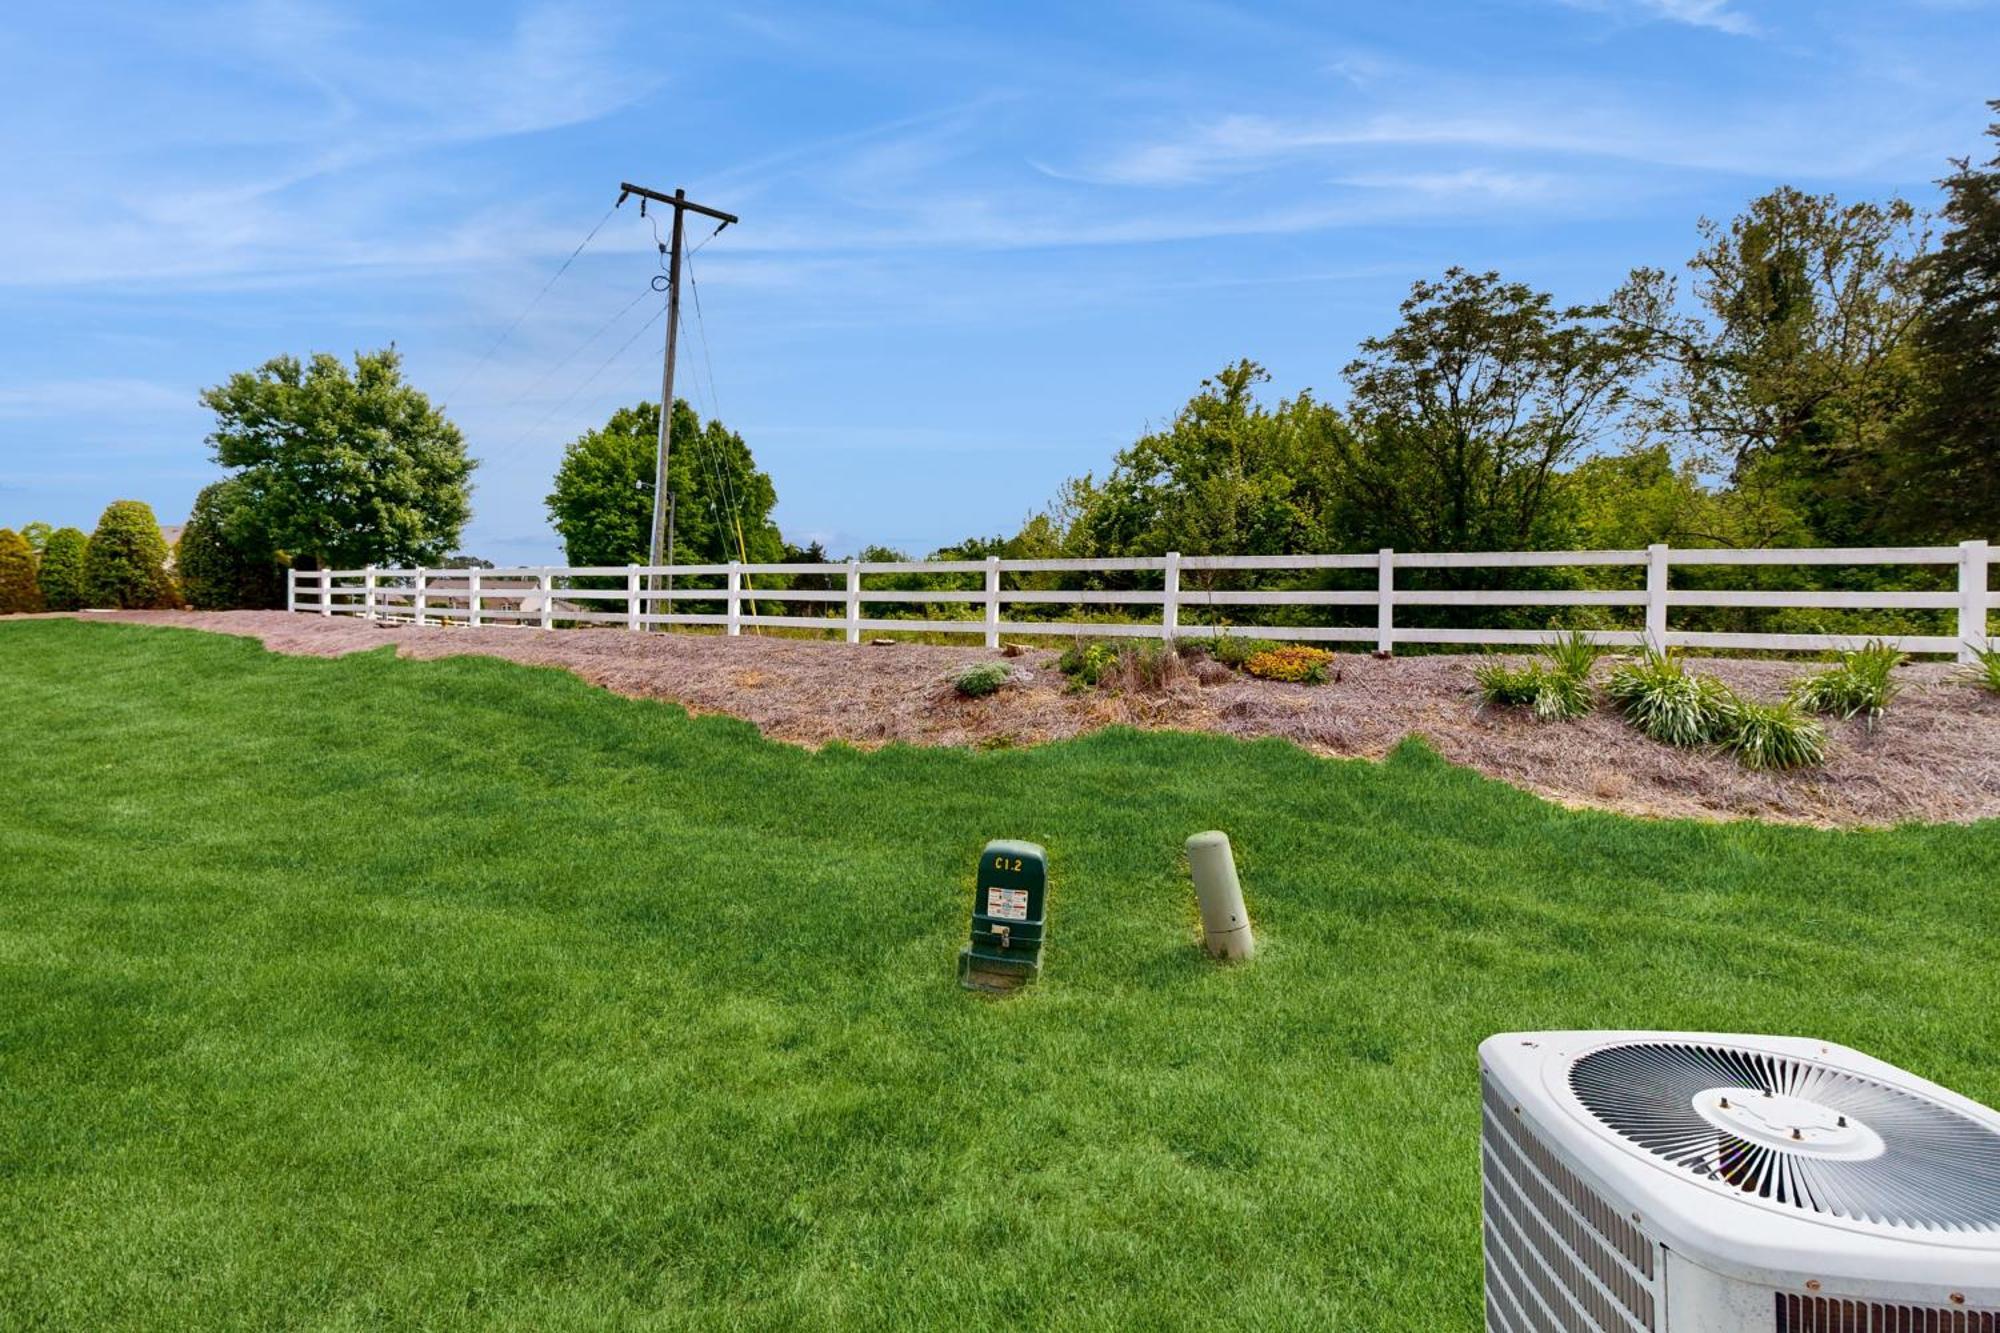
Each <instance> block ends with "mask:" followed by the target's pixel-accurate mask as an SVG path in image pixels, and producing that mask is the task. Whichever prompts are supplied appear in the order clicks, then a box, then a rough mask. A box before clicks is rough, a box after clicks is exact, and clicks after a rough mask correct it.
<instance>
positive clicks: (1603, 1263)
mask: <svg viewBox="0 0 2000 1333" xmlns="http://www.w3.org/2000/svg"><path fill="white" fill-rule="evenodd" d="M1484 1092H1485V1096H1484V1101H1485V1112H1486V1116H1487V1120H1488V1129H1487V1133H1486V1135H1485V1136H1484V1137H1485V1151H1484V1154H1483V1165H1484V1168H1485V1169H1484V1172H1483V1175H1484V1192H1485V1205H1486V1235H1485V1240H1486V1255H1487V1307H1488V1310H1487V1317H1488V1321H1489V1323H1490V1324H1491V1325H1492V1327H1494V1328H1496V1329H1507V1330H1519V1331H1520V1333H1538V1331H1539V1330H1542V1329H1546V1328H1550V1327H1559V1328H1561V1329H1563V1330H1565V1333H1650V1331H1651V1330H1653V1329H1654V1328H1655V1322H1654V1295H1653V1288H1652V1283H1651V1279H1652V1276H1653V1264H1654V1260H1653V1254H1654V1250H1653V1244H1652V1242H1651V1241H1650V1240H1649V1239H1648V1238H1647V1237H1646V1236H1645V1234H1644V1233H1643V1232H1641V1231H1640V1230H1639V1228H1638V1227H1636V1226H1634V1225H1633V1224H1632V1223H1630V1222H1629V1221H1627V1220H1626V1219H1625V1218H1624V1217H1623V1216H1622V1215H1621V1214H1619V1213H1618V1212H1616V1211H1615V1210H1613V1209H1612V1208H1611V1206H1610V1205H1609V1204H1607V1203H1606V1202H1605V1201H1604V1200H1603V1199H1602V1198H1601V1197H1599V1196H1598V1195H1597V1193H1596V1192H1595V1191H1593V1190H1591V1189H1590V1188H1589V1187H1588V1186H1586V1185H1585V1184H1584V1183H1583V1182H1582V1181H1581V1180H1579V1179H1578V1178H1577V1177H1576V1175H1575V1173H1574V1172H1572V1171H1570V1170H1569V1168H1567V1167H1566V1166H1564V1165H1563V1164H1562V1163H1561V1162H1559V1161H1557V1160H1556V1158H1555V1155H1554V1154H1553V1153H1551V1152H1550V1151H1549V1149H1548V1147H1547V1145H1545V1144H1543V1143H1542V1142H1541V1140H1540V1139H1539V1138H1537V1137H1536V1136H1535V1135H1534V1134H1532V1133H1530V1132H1529V1131H1528V1130H1527V1129H1526V1127H1525V1126H1523V1125H1522V1124H1521V1123H1520V1120H1519V1118H1518V1117H1517V1116H1516V1115H1515V1114H1514V1112H1513V1110H1512V1108H1511V1107H1509V1106H1507V1105H1506V1104H1505V1102H1504V1101H1503V1100H1502V1099H1501V1098H1500V1097H1499V1096H1498V1095H1497V1093H1496V1092H1495V1091H1494V1089H1493V1087H1492V1085H1491V1083H1490V1082H1489V1083H1488V1084H1487V1085H1486V1087H1485V1090H1484Z"/></svg>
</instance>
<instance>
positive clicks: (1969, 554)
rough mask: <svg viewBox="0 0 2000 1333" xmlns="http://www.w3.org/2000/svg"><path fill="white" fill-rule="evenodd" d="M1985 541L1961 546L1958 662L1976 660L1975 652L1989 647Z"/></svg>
mask: <svg viewBox="0 0 2000 1333" xmlns="http://www.w3.org/2000/svg"><path fill="white" fill-rule="evenodd" d="M1988 558H1989V557H1988V552H1987V549H1986V543H1985V542H1983V541H1969V542H1960V543H1959V544H1958V660H1959V661H1961V662H1970V661H1973V660H1974V658H1973V653H1974V650H1976V649H1980V648H1984V647H1986V568H1987V560H1988Z"/></svg>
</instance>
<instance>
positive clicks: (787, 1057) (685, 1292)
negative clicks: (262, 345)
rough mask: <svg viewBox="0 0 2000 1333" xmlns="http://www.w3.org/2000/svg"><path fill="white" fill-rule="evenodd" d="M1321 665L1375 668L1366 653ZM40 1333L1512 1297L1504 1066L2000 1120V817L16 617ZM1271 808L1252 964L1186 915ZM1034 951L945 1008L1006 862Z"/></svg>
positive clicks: (4, 635) (19, 848) (4, 1053)
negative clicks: (770, 702)
mask: <svg viewBox="0 0 2000 1333" xmlns="http://www.w3.org/2000/svg"><path fill="white" fill-rule="evenodd" d="M1333 688H1338V687H1333ZM0 691H3V692H4V693H0V698H3V699H4V707H0V740H4V753H5V756H6V767H7V774H8V779H9V781H8V784H7V789H6V794H5V797H4V806H0V1238H4V1242H0V1326H5V1327H8V1328H18V1327H27V1328H41V1327H49V1328H58V1327H59V1328H93V1329H102V1328H118V1327H154V1328H176V1329H178V1328H201V1327H273V1326H288V1327H313V1328H342V1329H344V1328H378V1327H392V1326H393V1327H438V1328H457V1327H492V1328H545V1329H546V1328H576V1329H596V1328H606V1327H647V1328H700V1329H711V1328H738V1327H740V1328H782V1329H793V1328H798V1329H818V1328H929V1327H1000V1326H1012V1325H1025V1326H1042V1327H1064V1328H1195V1327H1241V1328H1259V1329H1272V1328H1291V1327H1321V1328H1337V1329H1341V1330H1363V1329H1369V1330H1374V1329H1380V1330H1391V1329H1394V1330H1408V1329H1415V1328H1423V1329H1465V1330H1472V1329H1476V1328H1478V1327H1479V1321H1480V1314H1479V1227H1478V1192H1477V1180H1478V1166H1477V1136H1478V1110H1477V1107H1478V1100H1477V1088H1476V1062H1475V1056H1474V1047H1475V1045H1476V1044H1477V1042H1478V1041H1479V1039H1480V1038H1481V1037H1483V1036H1485V1035H1487V1034H1488V1033H1491V1032H1494V1031H1499V1030H1504V1029H1512V1028H1535V1027H1567V1026H1575V1027H1619V1026H1630V1027H1687V1028H1702V1029H1723V1030H1732V1031H1734V1030H1746V1031H1771V1032H1796V1033H1810V1034H1814V1035H1820V1036H1824V1037H1829V1038H1832V1039H1835V1040H1838V1041H1843V1042H1848V1043H1851V1044H1853V1045H1856V1046H1859V1047H1861V1048H1863V1049H1865V1050H1868V1051H1871V1052H1873V1053H1874V1054H1877V1055H1880V1056H1882V1057H1884V1058H1886V1059H1889V1060H1891V1061H1895V1062H1897V1063H1900V1064H1904V1065H1906V1066H1908V1067H1910V1068H1912V1069H1914V1070H1916V1071H1917V1072H1919V1073H1922V1074H1925V1075H1928V1076H1930V1077H1933V1078H1936V1079H1939V1080H1940V1081H1942V1082H1944V1083H1946V1084H1949V1085H1951V1086H1954V1087H1957V1088H1959V1089H1961V1090H1963V1091H1965V1092H1966V1093H1968V1094H1969V1095H1972V1096H1974V1097H1977V1098H1979V1099H1980V1100H1983V1101H1987V1102H1994V1101H1996V1100H2000V1005H1996V1004H1995V995H1996V988H1995V985H1994V981H1993V961H1992V960H1993V948H1992V935H1991V933H1990V932H1991V925H1992V922H1993V919H1994V886H1995V884H1996V882H2000V826H1995V825H1985V826H1980V827H1973V828H1909V829H1904V830H1898V831H1895V832H1888V833H1858V834H1832V833H1821V832H1813V831H1809V830H1801V829H1785V828H1773V827H1764V826H1757V825H1747V824H1746V825H1732V826H1709V825H1698V824H1688V823H1642V822H1637V821H1633V820H1629V819H1624V818H1619V817H1616V816H1610V815H1600V814H1587V813H1571V812H1565V811H1562V810H1559V809H1556V808H1554V807H1551V806H1549V805H1546V804H1544V803H1543V802H1541V801H1539V800H1537V799H1535V798H1533V797H1530V796H1527V795H1525V794H1523V793H1520V792H1518V791H1515V790H1513V789H1511V788H1508V787H1505V786H1502V785H1500V784H1497V783H1493V782H1488V781H1485V780H1483V779H1480V778H1478V777H1476V776H1474V775H1471V774H1469V773H1467V772H1464V771H1461V770H1457V769H1453V768H1451V767H1449V766H1447V765H1446V764H1444V763H1443V762H1441V761H1440V760H1438V759H1437V758H1436V757H1434V756H1433V755H1431V754H1430V753H1429V752H1428V751H1425V750H1423V749H1421V748H1418V747H1416V746H1408V747H1405V748H1404V749H1403V750H1402V751H1400V752H1398V753H1397V754H1396V755H1395V756H1394V757H1393V758H1392V759H1391V760H1389V761H1388V762H1387V763H1383V764H1373V763H1365V762H1358V761H1327V760H1320V759H1315V758H1312V757H1310V756H1308V755H1306V754H1304V753H1302V752H1301V751H1299V750H1296V749H1293V748H1291V747H1289V746H1287V745H1285V744H1283V743H1279V742H1275V741H1271V742H1259V743H1256V744H1247V745H1246V744H1242V743H1239V742H1235V741H1230V740H1226V739H1222V738H1218V737H1213V736H1190V735H1141V734H1135V733H1132V732H1128V731H1111V732H1105V733H1101V734H1098V735H1095V736H1092V737H1089V738H1087V739H1085V740H1081V741H1076V742H1069V743H1064V744H1060V745H1052V746H1048V747H1046V748H1041V749H1035V750H1027V751H1015V752H997V753H983V754H981V753H970V752H965V751H949V750H917V749H905V748H895V749H889V750H885V751H882V752H879V753H874V754H863V753H859V752H856V751H854V750H852V749H847V748H842V747H833V748H829V749H828V750H826V751H824V752H822V753H818V754H808V753H805V752H803V751H800V750H797V749H793V748H789V747H786V746H782V745H776V744H770V743H767V742H765V741H763V740H762V739H760V738H759V737H758V736H757V734H756V733H755V732H754V731H752V730H751V729H750V728H749V727H748V726H745V725H743V724H739V723H735V722H731V721H728V720H723V719H715V718H709V719H701V720H694V721H690V720H689V719H688V718H687V717H686V716H685V715H683V714H682V713H681V712H680V711H678V710H677V709H674V708H671V707H665V706H661V705H657V704H649V703H641V702H634V701H631V700H626V699H622V698H618V697H615V696H612V695H609V694H606V693H604V692H602V691H599V690H596V689H593V688H591V687H590V686H587V685H585V684H583V683H582V682H580V681H578V680H576V679H574V678H572V677H570V676H568V675H566V674H562V673H559V672H554V671H540V670H531V669H527V668H522V667H517V666H511V665H507V664H503V663H500V662H496V661H490V660H482V659H477V658H466V659H460V660H454V661H441V662H422V663H419V662H403V661H397V660H395V659H394V658H393V657H391V656H389V655H388V654H387V653H386V652H380V653H371V654H367V655H364V656H358V657H351V658H347V659H345V660H341V661H320V660H313V659H304V658H285V657H277V656H272V655H269V654H266V653H265V652H264V651H263V650H262V649H261V648H260V647H259V646H258V645H256V644H255V643H254V642H251V641H247V640H242V639H233V638H224V637H220V636H209V635H202V634H196V633H189V632H183V631H175V630H149V629H137V628H131V627H117V626H107V625H88V624H82V623H76V622H66V621H48V622H21V623H15V624H7V625H0ZM1209 827H1219V828H1223V829H1226V830H1228V832H1229V833H1230V835H1231V837H1232V838H1233V840H1234V841H1235V845H1236V848H1237V854H1238V858H1239V861H1240V864H1241V868H1242V873H1243V879H1244V883H1245V887H1246V891H1247V893H1248V895H1249V899H1250V905H1251V909H1252V911H1253V913H1254V914H1255V916H1256V918H1257V923H1258V925H1259V927H1260V930H1261V935H1262V945H1263V950H1264V952H1263V956H1262V957H1261V958H1260V959H1259V960H1258V961H1257V962H1256V963H1254V964H1252V965H1250V966H1246V967H1239V968H1234V969H1223V968H1218V967H1215V966H1211V965H1208V964H1206V963H1204V962H1203V961H1202V959H1201V958H1200V956H1199V955H1198V953H1197V951H1196V949H1195V947H1194V943H1193V941H1194V930H1195V917H1194V912H1193V905H1192V901H1191V890H1190V888H1189V885H1188V883H1187V880H1186V872H1185V869H1184V867H1183V866H1182V865H1181V863H1180V859H1179V852H1180V846H1181V842H1182V840H1183V839H1184V838H1185V837H1186V835H1188V834H1189V833H1192V832H1195V831H1197V830H1200V829H1204V828H1209ZM1000 836H1007V837H1019V838H1028V839H1032V840H1034V841H1037V842H1041V843H1043V844H1044V845H1045V846H1046V847H1047V848H1048V850H1049V855H1050V862H1051V876H1052V883H1051V890H1050V945H1049V950H1048V954H1047V958H1046V972H1045V976H1044V979H1043V982H1042V983H1041V984H1040V985H1038V986H1037V987H1035V988H1034V989H1032V990H1031V991H1029V992H1027V993H1024V994H1023V995H1021V996H1019V997H1017V998H1015V999H1012V1000H1008V1001H1005V1002H993V1001H990V1000H986V999H982V998H980V997H977V996H974V995H972V994H969V993H966V992H963V991H960V990H959V989H958V988H957V986H956V984H955V982H954V978H953V962H954V958H955V955H956V952H957V949H958V947H959V945H960V944H961V943H962V942H963V940H964V938H965V934H966V923H967V912H968V909H969V905H970V899H971V883H972V881H971V875H972V869H973V861H974V858H975V855H976V853H977V851H978V849H979V847H980V845H981V844H982V843H983V842H984V841H985V840H986V839H988V838H991V837H1000Z"/></svg>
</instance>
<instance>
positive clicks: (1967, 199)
mask: <svg viewBox="0 0 2000 1333" xmlns="http://www.w3.org/2000/svg"><path fill="white" fill-rule="evenodd" d="M1989 105H1991V106H1992V108H1993V109H1994V110H1995V111H2000V101H1995V102H1992V103H1990V104H1989ZM1987 134H1988V135H1989V136H1991V137H1992V138H1993V139H1994V140H1995V141H1996V143H2000V121H1996V122H1995V123H1994V124H1993V125H1992V126H1990V127H1989V128H1988V130H1987ZM1954 165H1955V166H1956V167H1957V170H1956V171H1955V172H1953V173H1952V175H1950V176H1949V177H1947V178H1946V179H1945V181H1944V188H1945V195H1946V199H1945V205H1944V219H1945V223H1946V225H1947V230H1946V231H1945V234H1944V237H1943V239H1942V241H1941V242H1940V244H1939V246H1938V248H1937V250H1936V251H1935V252H1934V253H1932V254H1930V255H1927V256H1926V257H1925V258H1924V260H1923V262H1922V263H1921V264H1920V266H1919V269H1918V281H1919V288H1920V290H1921V293H1922V300H1923V307H1924V319H1923V323H1922V324H1921V325H1920V326H1919V328H1918V331H1917V335H1916V351H1917V362H1918V367H1919V370H1920V373H1921V375H1922V379H1923V392H1922V401H1921V404H1920V407H1919V409H1918V411H1917V412H1916V413H1915V414H1914V420H1913V421H1912V423H1911V430H1910V434H1909V439H1908V442H1907V444H1906V447H1905V450H1906V451H1905V466H1904V476H1903V478H1902V480H1903V481H1904V483H1905V484H1904V485H1902V486H1901V487H1900V488H1899V489H1898V492H1897V496H1898V499H1899V501H1900V503H1899V504H1897V506H1896V508H1895V518H1896V521H1897V527H1898V530H1899V531H1900V532H1901V533H1903V534H1906V535H1909V536H1914V537H1920V538H1929V539H1944V540H1963V539H1965V538H1968V537H1993V536H2000V531H1996V529H2000V153H1996V154H1995V155H1994V157H1993V158H1992V159H1991V160H1990V161H1988V162H1987V163H1986V164H1985V165H1984V166H1974V165H1973V164H1972V162H1971V160H1970V159H1969V158H1968V159H1961V160H1959V161H1957V162H1956V163H1955V164H1954Z"/></svg>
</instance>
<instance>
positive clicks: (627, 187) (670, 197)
mask: <svg viewBox="0 0 2000 1333" xmlns="http://www.w3.org/2000/svg"><path fill="white" fill-rule="evenodd" d="M618 190H619V194H618V202H619V203H620V204H622V203H624V202H625V200H626V199H627V198H628V197H630V196H632V195H635V194H636V195H638V196H639V200H640V203H639V213H640V216H642V217H643V216H644V215H645V212H646V201H647V200H651V201H652V202H653V203H656V204H665V205H666V206H667V207H669V208H671V209H673V210H674V226H673V243H672V244H671V245H664V246H661V247H660V248H661V249H662V250H665V251H666V252H667V254H668V259H667V349H666V358H665V365H664V366H663V367H662V368H661V371H660V438H659V445H658V447H657V449H656V456H655V458H654V468H653V531H652V540H651V542H650V543H649V544H648V547H647V552H648V554H647V558H646V563H647V564H649V565H658V564H659V563H660V555H661V551H662V548H663V547H664V546H665V545H666V541H667V525H668V523H669V522H670V515H671V514H672V513H673V501H672V498H671V497H669V496H668V494H667V459H668V456H669V454H670V453H671V452H672V449H673V443H674V344H675V342H676V336H675V335H677V334H678V333H679V332H680V327H681V237H682V235H683V230H684V229H683V227H682V223H683V221H684V220H685V218H686V216H687V214H689V213H691V212H692V213H700V214H701V215H702V216H703V217H711V218H714V219H716V220H717V221H718V222H720V223H721V224H722V225H721V226H719V227H717V228H716V231H718V232H720V231H721V230H722V228H723V227H727V226H728V225H729V224H730V223H732V222H734V221H736V215H735V214H733V213H725V212H723V211H722V210H721V209H718V208H710V207H709V206H708V205H706V204H697V203H695V202H694V201H693V200H691V199H689V198H688V197H687V191H686V190H675V191H674V192H673V193H672V194H662V193H660V192H659V191H658V190H649V189H647V188H646V187H645V186H643V185H634V184H632V183H631V182H630V181H620V182H619V183H618ZM654 234H655V235H658V233H657V232H656V233H654ZM654 281H655V282H658V281H659V279H658V278H655V279H654ZM650 584H651V586H652V588H653V590H654V591H658V590H659V586H660V576H659V575H658V574H654V575H652V576H651V579H650ZM672 609H673V608H672V607H668V610H669V611H671V610H672Z"/></svg>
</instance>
